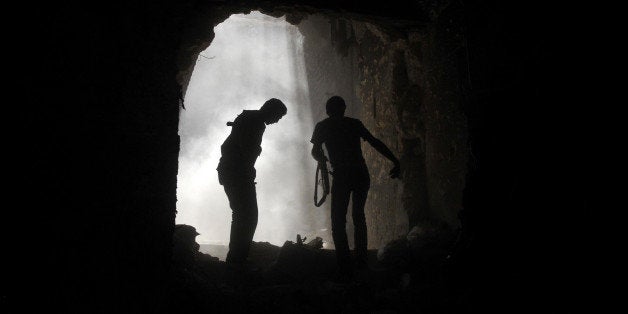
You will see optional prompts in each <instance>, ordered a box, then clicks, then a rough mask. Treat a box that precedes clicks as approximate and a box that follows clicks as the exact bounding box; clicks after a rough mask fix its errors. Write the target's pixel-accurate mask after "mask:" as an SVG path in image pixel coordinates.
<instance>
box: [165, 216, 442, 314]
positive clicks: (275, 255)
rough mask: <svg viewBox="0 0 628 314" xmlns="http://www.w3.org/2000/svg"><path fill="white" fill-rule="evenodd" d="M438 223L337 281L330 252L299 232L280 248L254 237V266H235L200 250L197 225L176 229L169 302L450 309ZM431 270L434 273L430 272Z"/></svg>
mask: <svg viewBox="0 0 628 314" xmlns="http://www.w3.org/2000/svg"><path fill="white" fill-rule="evenodd" d="M437 232H442V230H438V228H434V227H433V226H432V227H429V226H422V227H416V228H413V229H412V231H411V232H410V233H409V234H408V235H407V237H405V238H401V239H397V240H395V241H391V242H390V243H388V244H387V245H386V246H385V247H384V248H382V249H380V250H377V251H376V250H371V251H369V254H370V256H369V264H370V265H371V267H370V268H369V269H365V270H358V271H356V273H355V276H354V278H353V280H351V281H349V282H342V281H337V280H336V259H335V252H334V251H333V250H326V249H323V248H322V239H321V238H315V239H312V240H310V241H307V239H306V238H301V236H297V239H296V241H294V242H293V241H286V242H285V243H284V244H283V246H281V247H278V246H275V245H272V244H270V243H267V242H253V244H252V247H251V254H250V256H249V261H250V263H251V264H252V265H257V266H258V267H259V270H256V271H241V270H237V271H234V270H232V269H230V268H229V267H228V266H227V265H226V264H225V263H224V262H222V261H220V260H218V258H215V257H212V256H210V255H208V254H204V253H201V252H199V251H198V244H195V243H196V242H195V240H194V237H195V234H196V230H193V227H190V226H186V227H183V226H177V228H176V230H175V241H174V243H173V245H174V247H173V252H175V255H174V256H173V271H172V284H171V293H170V296H169V298H170V300H169V304H170V306H169V311H171V312H172V313H182V314H187V313H209V312H217V313H317V314H318V313H414V312H417V311H419V310H420V311H421V312H425V313H430V312H431V310H432V309H433V310H435V309H439V312H442V310H443V309H444V308H445V307H446V305H445V303H446V301H447V300H446V296H445V294H444V291H443V289H442V287H441V286H440V285H439V282H438V281H436V280H434V278H436V279H438V278H439V274H440V270H439V268H438V266H437V265H438V264H439V261H441V260H442V259H443V258H444V256H445V253H446V249H445V248H444V247H442V246H443V245H445V243H444V242H442V239H441V238H439V237H437V236H436V233H437ZM429 273H433V274H431V275H430V274H429Z"/></svg>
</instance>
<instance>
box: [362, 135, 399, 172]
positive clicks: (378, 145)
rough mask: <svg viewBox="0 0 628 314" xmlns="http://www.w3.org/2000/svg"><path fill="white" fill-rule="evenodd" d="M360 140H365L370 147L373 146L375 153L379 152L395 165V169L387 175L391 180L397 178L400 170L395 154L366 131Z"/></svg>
mask: <svg viewBox="0 0 628 314" xmlns="http://www.w3.org/2000/svg"><path fill="white" fill-rule="evenodd" d="M362 138H364V140H366V141H367V142H368V143H369V144H371V146H373V148H375V150H376V151H377V152H379V153H380V154H382V155H383V156H384V157H386V158H388V159H389V160H390V161H392V162H393V163H394V164H395V167H394V168H392V170H390V173H389V174H390V177H391V178H393V179H394V178H398V177H399V174H400V172H401V169H400V166H401V165H400V163H399V159H397V157H395V154H393V153H392V152H391V151H390V149H389V148H388V146H386V144H384V143H383V142H382V141H380V140H379V139H378V138H376V137H375V136H373V135H372V134H371V133H370V132H368V131H366V132H365V134H364V135H363V136H362Z"/></svg>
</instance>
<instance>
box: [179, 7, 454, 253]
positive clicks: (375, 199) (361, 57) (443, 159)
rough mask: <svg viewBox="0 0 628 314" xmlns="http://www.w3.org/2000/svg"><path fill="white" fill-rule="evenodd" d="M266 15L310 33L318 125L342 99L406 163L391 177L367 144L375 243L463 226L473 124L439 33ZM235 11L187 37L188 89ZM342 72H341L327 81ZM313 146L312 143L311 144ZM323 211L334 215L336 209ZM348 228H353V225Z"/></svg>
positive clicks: (313, 14) (306, 45)
mask: <svg viewBox="0 0 628 314" xmlns="http://www.w3.org/2000/svg"><path fill="white" fill-rule="evenodd" d="M228 12H229V14H231V13H249V12H250V11H238V10H233V9H231V10H229V11H228ZM262 12H264V13H265V14H268V15H271V16H274V17H284V18H285V20H286V21H288V22H290V23H292V24H293V25H296V26H297V28H298V30H299V32H300V33H301V34H302V35H303V42H302V44H303V57H304V68H305V70H306V71H305V74H306V75H305V76H306V79H307V85H308V91H309V92H308V93H307V95H308V96H307V99H306V100H307V102H309V104H310V107H311V118H312V121H319V120H321V119H323V118H325V114H324V109H323V108H324V102H325V101H326V99H328V98H329V97H330V96H332V95H333V94H341V96H343V97H344V98H345V100H346V102H347V105H348V108H347V115H348V116H353V117H356V118H359V119H361V120H362V121H363V122H364V124H365V125H366V126H367V128H369V130H371V132H372V133H373V134H374V135H375V136H376V137H378V138H380V139H381V140H382V141H384V142H385V143H386V144H387V145H388V146H389V147H390V148H391V150H392V151H393V152H394V153H395V154H396V155H397V156H398V157H399V158H400V159H401V161H402V169H403V178H402V180H401V181H392V180H390V179H389V178H388V176H387V173H388V171H389V170H390V168H391V165H390V163H389V161H388V160H386V159H385V158H383V157H381V156H380V155H379V154H378V153H377V152H376V151H375V150H373V149H372V148H370V147H369V146H368V145H366V146H365V147H363V151H364V153H365V158H366V159H367V164H368V166H369V169H370V173H371V181H372V183H371V190H370V192H369V198H368V201H367V205H366V208H365V211H366V216H367V224H368V232H369V234H368V238H369V247H370V248H378V247H381V246H382V245H384V244H386V243H387V242H388V241H390V240H391V239H394V238H398V237H401V236H405V235H406V234H407V233H408V231H409V230H410V229H412V228H413V227H415V226H417V225H422V226H438V228H449V229H451V228H455V227H457V226H458V218H457V213H458V211H459V210H460V208H461V207H462V189H463V187H464V175H465V172H466V161H467V149H466V134H467V133H466V132H467V130H466V119H465V117H464V114H463V113H462V110H461V108H460V102H461V100H460V95H459V90H458V86H456V85H455V84H452V83H451V81H453V82H454V83H455V80H456V78H455V77H454V76H455V75H456V74H458V73H457V71H458V70H459V69H458V68H459V65H457V64H455V63H451V62H446V61H447V60H448V59H450V58H449V57H450V56H451V54H448V56H446V57H442V56H438V55H437V53H439V52H440V51H439V49H440V48H441V47H442V46H443V43H440V42H437V39H438V34H434V33H433V32H431V30H430V29H427V28H421V27H411V28H405V29H398V28H395V27H393V26H392V24H386V23H382V22H381V21H376V20H373V19H370V18H365V17H359V16H355V15H348V14H338V13H336V12H330V11H318V10H311V9H310V10H301V11H300V10H299V9H297V8H291V9H290V10H275V11H271V12H269V11H263V10H262ZM229 14H227V13H226V12H222V13H216V12H215V11H214V12H212V14H209V15H207V16H205V18H206V19H207V20H206V21H205V22H203V23H204V25H207V26H208V29H209V30H210V32H209V34H207V33H206V34H200V33H199V30H198V28H195V30H193V31H188V32H187V33H186V34H187V43H186V41H184V44H183V46H182V49H181V51H180V56H179V69H180V71H179V74H178V81H179V84H180V85H181V86H182V90H183V91H184V92H185V91H186V89H187V88H188V82H189V77H190V76H191V73H192V68H193V65H194V64H195V62H196V60H197V59H199V60H200V59H201V58H203V57H202V56H199V53H200V51H201V50H202V49H204V48H206V47H208V46H209V45H210V43H211V42H212V40H213V39H214V36H215V33H214V27H215V26H216V25H218V23H220V22H222V21H224V20H225V19H226V18H227V17H228V16H229ZM327 48H331V50H330V49H327ZM332 50H333V51H334V52H333V53H330V51H332ZM209 57H212V56H209ZM443 60H445V61H443ZM340 68H341V69H340ZM334 71H335V73H336V74H337V75H335V76H329V74H328V73H334ZM439 80H445V81H447V82H448V83H446V84H444V83H442V82H439ZM339 90H341V91H343V92H338V91H339ZM345 91H350V93H346V92H345ZM188 108H189V105H188ZM289 113H290V112H289ZM280 124H281V121H280ZM280 124H278V125H277V126H276V127H280ZM271 128H273V127H272V126H271ZM271 128H269V129H271ZM219 141H220V142H222V139H220V140H219ZM308 141H309V137H306V138H304V139H303V142H304V143H307V144H309V143H308ZM262 155H263V154H262ZM306 158H309V156H307V157H306ZM313 170H314V169H311V173H312V174H309V172H308V171H305V175H306V178H305V183H306V184H307V185H310V187H309V188H308V189H306V190H307V191H305V194H306V195H307V194H308V193H311V190H312V189H313V182H312V181H313V178H311V176H313ZM310 182H311V183H310ZM219 192H221V191H219ZM310 197H311V196H310ZM309 203H311V202H310V201H309V200H308V201H307V204H309ZM325 206H329V204H326V205H325ZM317 210H318V211H319V212H320V211H321V209H317ZM323 210H325V213H324V215H323V216H325V219H328V218H327V216H328V213H329V212H328V208H327V209H323ZM348 221H350V219H348ZM227 227H228V226H227ZM423 229H425V228H423ZM348 232H352V230H351V225H350V223H349V224H348ZM349 238H351V237H349ZM287 239H292V238H287ZM325 240H326V241H329V240H331V236H329V237H328V238H327V239H325Z"/></svg>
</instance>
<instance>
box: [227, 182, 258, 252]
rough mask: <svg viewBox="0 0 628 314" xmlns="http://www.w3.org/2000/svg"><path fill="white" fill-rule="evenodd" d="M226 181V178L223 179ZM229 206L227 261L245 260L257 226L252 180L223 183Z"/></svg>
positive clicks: (256, 210)
mask: <svg viewBox="0 0 628 314" xmlns="http://www.w3.org/2000/svg"><path fill="white" fill-rule="evenodd" d="M225 181H227V180H225ZM223 187H224V188H225V193H226V194H227V198H228V199H229V206H230V207H231V234H230V236H229V252H228V253H227V258H226V262H227V263H243V262H245V261H246V259H247V257H248V255H249V250H250V248H251V242H252V241H253V235H254V234H255V229H256V228H257V217H258V208H257V194H256V191H255V182H253V180H229V181H228V182H224V183H223Z"/></svg>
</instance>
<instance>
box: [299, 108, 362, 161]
mask: <svg viewBox="0 0 628 314" xmlns="http://www.w3.org/2000/svg"><path fill="white" fill-rule="evenodd" d="M367 136H371V135H370V133H369V131H368V130H367V129H366V127H364V124H362V121H360V120H358V119H354V118H349V117H330V118H327V119H325V120H323V121H321V122H319V123H317V124H316V126H315V127H314V133H313V134H312V139H311V140H310V142H312V143H314V144H325V148H326V149H327V153H328V154H329V161H330V162H331V164H332V166H334V167H337V166H342V165H360V164H363V163H364V157H363V156H362V147H361V145H360V138H366V137H367Z"/></svg>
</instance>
